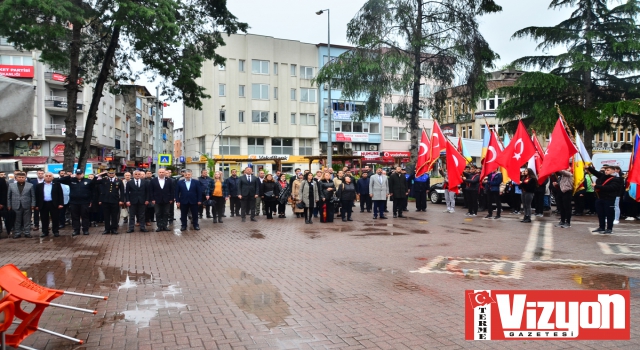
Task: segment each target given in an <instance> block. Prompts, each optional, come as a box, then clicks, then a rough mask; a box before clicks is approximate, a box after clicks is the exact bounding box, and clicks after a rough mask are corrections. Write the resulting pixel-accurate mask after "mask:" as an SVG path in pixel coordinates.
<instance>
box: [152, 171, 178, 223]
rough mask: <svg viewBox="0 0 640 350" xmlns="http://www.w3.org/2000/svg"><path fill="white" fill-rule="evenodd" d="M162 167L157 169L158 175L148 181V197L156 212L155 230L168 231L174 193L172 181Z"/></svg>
mask: <svg viewBox="0 0 640 350" xmlns="http://www.w3.org/2000/svg"><path fill="white" fill-rule="evenodd" d="M167 173H168V172H167V171H166V170H165V169H164V168H160V169H159V170H158V177H156V178H154V179H152V180H151V181H150V183H149V192H150V194H149V198H150V199H151V203H153V205H154V208H155V212H156V224H157V225H158V228H156V232H161V231H169V229H168V228H167V225H168V220H169V216H170V215H169V214H170V210H173V198H174V195H175V191H174V188H173V187H174V182H173V180H172V179H171V178H170V177H169V176H167Z"/></svg>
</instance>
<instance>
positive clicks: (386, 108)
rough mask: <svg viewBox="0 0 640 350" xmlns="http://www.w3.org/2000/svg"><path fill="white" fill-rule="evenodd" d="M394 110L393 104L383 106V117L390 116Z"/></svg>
mask: <svg viewBox="0 0 640 350" xmlns="http://www.w3.org/2000/svg"><path fill="white" fill-rule="evenodd" d="M394 109H396V105H395V104H393V103H385V104H384V115H392V114H393V110H394Z"/></svg>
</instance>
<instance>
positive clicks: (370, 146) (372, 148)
mask: <svg viewBox="0 0 640 350" xmlns="http://www.w3.org/2000/svg"><path fill="white" fill-rule="evenodd" d="M377 150H378V145H369V151H377Z"/></svg>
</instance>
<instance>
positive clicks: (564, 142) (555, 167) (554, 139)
mask: <svg viewBox="0 0 640 350" xmlns="http://www.w3.org/2000/svg"><path fill="white" fill-rule="evenodd" d="M576 153H578V149H577V148H576V146H575V145H574V144H573V142H571V139H570V138H569V135H567V131H566V130H565V129H564V124H563V123H562V120H560V119H558V121H557V122H556V126H555V128H553V132H552V133H551V141H549V144H548V145H547V153H546V154H545V155H544V159H542V165H541V166H540V171H539V172H538V177H539V178H543V177H546V176H548V175H551V174H553V173H555V172H556V171H559V170H567V169H568V168H569V158H571V157H573V155H574V154H576Z"/></svg>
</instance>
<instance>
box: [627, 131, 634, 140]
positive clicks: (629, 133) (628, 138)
mask: <svg viewBox="0 0 640 350" xmlns="http://www.w3.org/2000/svg"><path fill="white" fill-rule="evenodd" d="M632 140H633V139H632V138H631V130H627V142H632Z"/></svg>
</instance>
